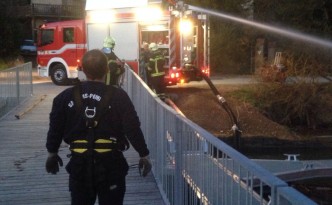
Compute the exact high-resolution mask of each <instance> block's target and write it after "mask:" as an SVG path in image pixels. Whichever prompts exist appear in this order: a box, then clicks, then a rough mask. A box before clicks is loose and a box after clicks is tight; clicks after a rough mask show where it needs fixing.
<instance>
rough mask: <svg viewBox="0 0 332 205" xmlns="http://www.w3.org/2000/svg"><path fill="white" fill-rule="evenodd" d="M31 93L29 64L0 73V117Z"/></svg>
mask: <svg viewBox="0 0 332 205" xmlns="http://www.w3.org/2000/svg"><path fill="white" fill-rule="evenodd" d="M32 92H33V91H32V63H31V62H29V63H25V64H22V65H19V66H16V67H13V68H9V69H6V70H2V71H0V117H1V116H3V115H5V114H6V113H7V112H8V111H9V110H10V109H12V108H14V107H15V106H17V105H18V104H19V103H20V102H21V101H22V100H23V99H25V98H26V97H29V96H31V95H32Z"/></svg>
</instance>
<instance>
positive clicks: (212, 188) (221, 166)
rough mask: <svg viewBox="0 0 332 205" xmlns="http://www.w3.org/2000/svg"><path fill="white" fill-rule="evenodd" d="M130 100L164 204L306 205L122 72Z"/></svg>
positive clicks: (301, 197)
mask: <svg viewBox="0 0 332 205" xmlns="http://www.w3.org/2000/svg"><path fill="white" fill-rule="evenodd" d="M123 88H124V89H125V90H126V91H127V93H128V94H129V96H130V97H131V99H132V101H133V103H134V105H135V107H136V110H137V112H138V115H139V117H140V120H141V124H142V130H143V132H144V134H145V138H146V140H147V143H148V147H149V149H150V152H151V153H150V157H151V161H152V163H153V173H154V176H155V178H156V181H157V184H158V186H159V189H160V191H161V193H162V195H163V197H164V201H165V203H166V204H174V205H197V204H204V205H210V204H211V205H212V204H214V205H252V204H266V205H288V204H289V205H291V204H292V205H293V204H294V205H295V204H296V205H309V204H310V205H312V204H316V203H314V202H313V201H312V200H310V199H309V198H307V197H306V196H304V195H303V194H302V193H300V192H298V191H297V190H295V189H294V188H292V187H290V186H288V184H287V183H286V182H284V181H282V180H280V179H279V178H277V177H275V176H274V175H273V174H272V173H270V172H268V171H267V170H265V169H264V168H262V167H261V166H259V165H257V164H255V163H254V162H253V161H251V160H250V159H248V158H247V157H245V156H244V155H242V154H241V153H239V152H237V151H236V150H234V149H233V148H232V147H230V146H228V145H227V144H225V143H224V142H222V141H220V140H219V139H217V138H216V137H215V136H213V135H211V134H210V133H209V132H207V131H206V130H204V129H202V128H201V127H199V126H198V125H196V124H195V123H193V122H191V121H190V120H188V119H187V118H185V117H183V116H181V115H180V114H177V113H176V112H175V111H174V110H173V109H172V108H170V107H169V106H167V105H166V104H165V103H164V102H163V101H161V100H160V99H159V98H158V97H157V96H156V95H155V94H154V93H152V92H151V91H150V89H147V88H148V87H147V86H146V84H144V83H143V82H142V81H141V79H140V78H139V77H138V76H137V75H136V74H135V73H134V72H132V71H131V70H130V69H127V72H126V74H125V78H124V84H123Z"/></svg>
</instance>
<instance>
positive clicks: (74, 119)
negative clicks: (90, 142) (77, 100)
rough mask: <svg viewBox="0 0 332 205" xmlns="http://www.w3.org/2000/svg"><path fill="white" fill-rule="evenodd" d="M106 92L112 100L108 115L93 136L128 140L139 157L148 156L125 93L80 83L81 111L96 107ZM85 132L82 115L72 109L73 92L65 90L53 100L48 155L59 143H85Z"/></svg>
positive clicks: (104, 86)
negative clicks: (81, 141) (82, 141)
mask: <svg viewBox="0 0 332 205" xmlns="http://www.w3.org/2000/svg"><path fill="white" fill-rule="evenodd" d="M106 89H112V96H111V99H110V101H109V106H108V109H107V111H106V112H105V113H103V115H102V117H101V119H100V120H99V124H98V126H97V128H95V136H96V137H101V138H104V139H105V138H109V137H113V138H116V139H118V142H121V141H122V140H121V139H124V137H127V138H128V140H129V142H130V144H131V145H132V146H133V147H134V149H135V150H136V151H137V152H138V153H139V155H140V157H144V156H147V155H148V154H149V150H148V149H147V145H146V143H145V140H144V136H143V133H142V131H141V128H140V121H139V118H138V116H137V113H136V111H135V108H134V106H133V104H132V102H131V100H130V98H129V96H128V95H127V93H126V92H125V91H124V90H122V89H121V88H116V87H114V86H111V85H105V84H104V83H101V82H94V81H87V82H83V83H82V84H81V93H82V98H83V102H82V105H83V106H82V107H83V109H85V108H86V107H88V108H89V109H93V108H94V107H97V103H98V102H100V100H101V99H102V98H103V95H104V93H105V91H106ZM87 130H88V128H87V127H86V125H85V119H84V117H83V113H78V111H77V109H75V105H74V96H73V88H67V89H66V90H64V91H63V92H61V93H60V94H59V95H58V96H56V97H55V98H54V101H53V107H52V111H51V113H50V127H49V131H48V134H47V142H46V148H47V150H48V151H49V152H52V153H55V152H57V151H58V149H59V147H60V144H61V142H62V140H63V141H64V142H66V143H67V144H70V143H71V142H73V141H75V140H81V139H84V137H85V136H86V134H87Z"/></svg>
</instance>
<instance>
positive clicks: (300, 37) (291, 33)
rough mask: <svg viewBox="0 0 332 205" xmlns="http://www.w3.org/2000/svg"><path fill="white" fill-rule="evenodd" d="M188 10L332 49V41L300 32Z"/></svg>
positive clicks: (209, 12)
mask: <svg viewBox="0 0 332 205" xmlns="http://www.w3.org/2000/svg"><path fill="white" fill-rule="evenodd" d="M188 8H189V9H192V10H195V11H198V12H202V13H206V14H210V15H213V16H217V17H220V18H224V19H228V20H231V21H235V22H239V23H242V24H246V25H250V26H253V27H256V28H260V29H263V30H267V31H271V32H274V33H278V34H280V35H283V36H288V37H291V38H293V39H296V40H302V41H305V42H311V43H314V44H317V45H320V46H323V47H327V48H332V42H331V41H328V40H322V39H320V38H317V37H314V36H310V35H306V34H302V33H300V32H296V31H289V30H287V29H282V28H277V27H273V26H269V25H266V24H262V23H257V22H254V21H249V20H246V19H243V18H239V17H235V16H231V15H227V14H223V13H221V12H216V11H212V10H208V9H203V8H200V7H196V6H192V5H188Z"/></svg>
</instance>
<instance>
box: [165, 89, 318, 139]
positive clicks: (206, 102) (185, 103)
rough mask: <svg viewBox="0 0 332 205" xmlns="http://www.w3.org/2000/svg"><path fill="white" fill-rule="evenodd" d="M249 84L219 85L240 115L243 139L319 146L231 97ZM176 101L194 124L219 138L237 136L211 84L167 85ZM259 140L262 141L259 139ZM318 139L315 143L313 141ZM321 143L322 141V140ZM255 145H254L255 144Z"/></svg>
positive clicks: (238, 115)
mask: <svg viewBox="0 0 332 205" xmlns="http://www.w3.org/2000/svg"><path fill="white" fill-rule="evenodd" d="M241 86H245V85H237V86H234V85H216V87H217V89H218V91H219V92H220V94H221V95H222V96H223V97H224V98H225V99H226V101H227V102H228V104H229V105H230V107H231V109H232V110H233V113H234V114H235V116H236V117H237V118H238V121H239V126H240V129H241V131H242V135H241V138H242V140H243V141H247V140H248V139H255V140H250V141H251V143H254V144H255V145H257V144H259V145H262V144H264V146H266V145H267V144H268V145H272V144H273V145H274V146H280V145H284V146H288V145H290V144H291V143H294V146H298V145H300V144H301V145H304V146H316V144H317V143H316V142H317V138H314V137H310V138H308V137H306V136H303V135H301V134H300V133H296V132H294V131H292V130H291V129H289V128H288V127H286V126H283V125H280V124H278V123H276V122H274V121H272V120H270V119H269V118H267V117H266V116H264V115H263V114H262V113H261V112H260V111H259V110H257V108H255V107H253V106H252V105H250V104H249V103H246V102H241V101H239V100H237V99H235V98H233V97H231V95H230V92H231V91H234V90H235V89H239V88H241ZM167 92H168V93H169V94H170V96H171V98H172V100H173V101H174V103H175V104H176V105H177V106H178V107H179V109H180V110H181V111H182V112H183V114H184V115H185V116H186V117H187V118H188V119H190V120H192V121H193V122H194V123H196V124H198V125H199V126H201V127H202V128H204V129H206V130H207V131H209V132H210V133H212V134H213V135H215V136H216V137H218V138H223V139H227V138H231V137H232V136H233V132H232V131H231V128H232V125H233V124H232V121H231V119H230V117H229V116H228V114H227V112H226V111H225V110H224V109H223V108H222V107H221V106H220V105H219V104H218V102H217V99H216V96H214V94H213V93H212V91H211V90H210V88H209V87H208V85H200V86H199V87H197V86H195V87H184V88H181V87H177V88H172V87H170V88H167ZM257 139H259V140H257ZM313 142H315V143H313ZM318 144H320V143H318ZM253 146H254V145H253Z"/></svg>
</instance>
